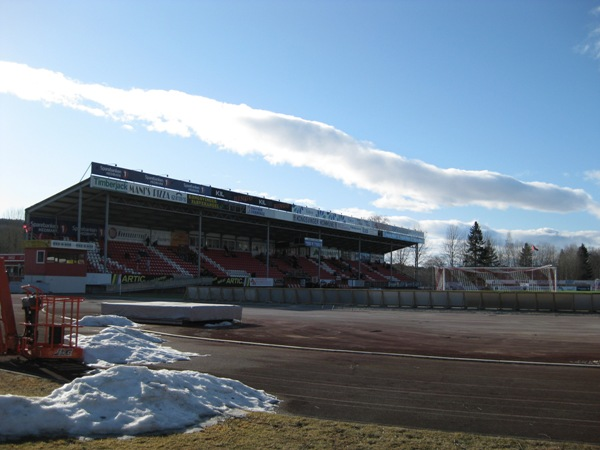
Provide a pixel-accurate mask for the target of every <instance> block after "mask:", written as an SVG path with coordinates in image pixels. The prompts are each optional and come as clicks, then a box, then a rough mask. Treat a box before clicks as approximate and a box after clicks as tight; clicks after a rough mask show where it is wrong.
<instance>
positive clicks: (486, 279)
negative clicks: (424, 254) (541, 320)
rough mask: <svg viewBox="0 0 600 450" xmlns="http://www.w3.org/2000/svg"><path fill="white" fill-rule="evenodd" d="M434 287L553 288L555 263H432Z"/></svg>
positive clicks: (489, 288) (469, 289) (445, 288)
mask: <svg viewBox="0 0 600 450" xmlns="http://www.w3.org/2000/svg"><path fill="white" fill-rule="evenodd" d="M435 286H436V290H438V291H448V290H461V291H478V290H494V291H556V267H553V266H543V267H436V268H435Z"/></svg>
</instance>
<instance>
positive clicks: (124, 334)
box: [79, 326, 200, 367]
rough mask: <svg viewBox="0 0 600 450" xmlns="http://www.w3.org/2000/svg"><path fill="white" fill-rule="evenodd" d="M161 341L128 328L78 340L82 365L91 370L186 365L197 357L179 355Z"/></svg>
mask: <svg viewBox="0 0 600 450" xmlns="http://www.w3.org/2000/svg"><path fill="white" fill-rule="evenodd" d="M163 342H164V340H163V339H161V338H159V337H157V336H153V335H151V334H148V333H144V332H143V331H141V330H138V329H135V328H131V327H121V326H110V327H107V328H104V329H103V330H101V331H100V332H99V333H98V334H95V335H92V336H81V335H80V336H79V346H80V347H81V348H83V354H84V362H85V363H86V364H87V365H89V366H90V367H111V366H114V365H116V364H137V365H142V364H164V363H173V362H175V361H187V360H189V359H190V358H191V357H193V356H200V355H198V354H197V353H191V352H180V351H179V350H175V349H173V348H171V347H165V346H162V345H161V344H162V343H163Z"/></svg>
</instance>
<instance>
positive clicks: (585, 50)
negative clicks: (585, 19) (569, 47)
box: [575, 6, 600, 59]
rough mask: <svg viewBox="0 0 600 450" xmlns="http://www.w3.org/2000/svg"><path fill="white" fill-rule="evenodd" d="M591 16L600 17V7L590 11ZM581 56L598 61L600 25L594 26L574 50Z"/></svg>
mask: <svg viewBox="0 0 600 450" xmlns="http://www.w3.org/2000/svg"><path fill="white" fill-rule="evenodd" d="M591 14H592V15H593V16H596V17H598V16H600V6H596V7H595V8H593V9H592V10H591ZM575 49H576V50H577V51H578V52H579V53H581V54H582V55H588V56H590V57H592V58H593V59H600V25H598V24H596V25H595V26H593V27H592V29H591V31H590V32H589V33H588V35H587V37H586V39H585V40H584V41H583V42H582V43H581V44H579V45H578V46H577V47H576V48H575Z"/></svg>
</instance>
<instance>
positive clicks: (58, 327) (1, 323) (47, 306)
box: [0, 260, 83, 361]
mask: <svg viewBox="0 0 600 450" xmlns="http://www.w3.org/2000/svg"><path fill="white" fill-rule="evenodd" d="M22 288H23V290H24V291H25V292H26V294H27V295H26V296H25V297H23V298H22V299H21V302H22V306H23V311H24V315H25V321H24V323H23V324H22V325H23V334H22V335H21V336H19V335H18V331H17V322H16V319H15V313H14V310H13V305H12V298H11V295H10V286H9V283H8V276H7V274H6V269H5V267H4V261H3V260H0V314H1V317H0V355H4V354H9V355H22V356H24V357H26V358H28V359H51V360H61V359H62V360H69V361H83V349H82V348H81V347H78V340H79V305H80V303H81V302H82V301H83V298H80V297H59V296H55V295H45V294H43V293H42V291H41V290H40V289H39V288H37V287H35V286H29V285H27V286H22Z"/></svg>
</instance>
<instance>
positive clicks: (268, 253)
mask: <svg viewBox="0 0 600 450" xmlns="http://www.w3.org/2000/svg"><path fill="white" fill-rule="evenodd" d="M270 257H271V221H270V220H267V278H270V274H269V272H270V268H271V260H270Z"/></svg>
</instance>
